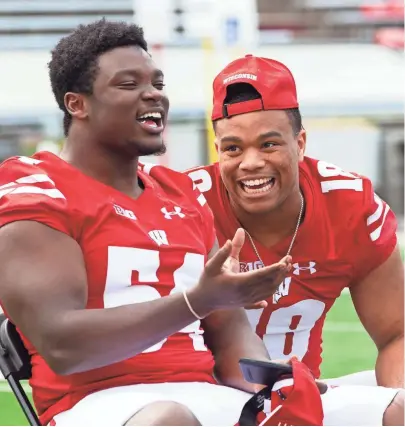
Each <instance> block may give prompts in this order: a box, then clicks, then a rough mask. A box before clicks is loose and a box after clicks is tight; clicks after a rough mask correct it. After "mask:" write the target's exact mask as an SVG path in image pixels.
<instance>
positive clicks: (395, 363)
mask: <svg viewBox="0 0 405 427" xmlns="http://www.w3.org/2000/svg"><path fill="white" fill-rule="evenodd" d="M375 373H376V378H377V383H378V385H381V386H384V387H393V388H396V387H404V337H403V336H400V337H398V338H395V339H394V340H392V341H390V342H389V343H388V344H387V345H386V346H384V347H383V348H381V349H380V350H379V352H378V357H377V362H376V366H375Z"/></svg>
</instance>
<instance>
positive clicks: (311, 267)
mask: <svg viewBox="0 0 405 427" xmlns="http://www.w3.org/2000/svg"><path fill="white" fill-rule="evenodd" d="M315 264H316V263H315V262H314V261H309V263H308V266H303V267H301V266H300V265H299V264H298V263H297V262H296V263H295V264H293V267H294V271H293V274H295V275H297V276H299V275H300V271H305V270H306V271H309V273H310V274H314V273H316V269H315V268H314V267H315Z"/></svg>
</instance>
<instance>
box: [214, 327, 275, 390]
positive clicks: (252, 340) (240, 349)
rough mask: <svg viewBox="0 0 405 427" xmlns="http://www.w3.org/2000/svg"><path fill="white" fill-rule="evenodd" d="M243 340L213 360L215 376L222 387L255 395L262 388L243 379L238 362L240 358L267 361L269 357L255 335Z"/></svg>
mask: <svg viewBox="0 0 405 427" xmlns="http://www.w3.org/2000/svg"><path fill="white" fill-rule="evenodd" d="M245 338H246V340H244V341H241V342H239V345H233V346H232V347H229V349H228V350H226V351H223V353H222V354H221V357H220V358H218V359H216V360H215V376H216V378H217V379H218V380H219V381H220V382H221V383H222V384H224V385H227V386H229V387H233V388H237V389H240V390H244V391H247V392H249V393H256V392H257V391H259V390H261V389H262V388H263V386H262V385H260V384H252V383H249V382H247V381H246V380H245V379H244V378H243V375H242V372H241V370H240V367H239V363H238V362H239V360H240V359H241V358H247V359H256V360H265V361H269V360H270V356H269V354H268V353H267V350H266V348H265V346H264V344H263V342H262V340H261V339H260V338H259V337H258V336H257V335H256V334H254V335H252V334H249V336H245Z"/></svg>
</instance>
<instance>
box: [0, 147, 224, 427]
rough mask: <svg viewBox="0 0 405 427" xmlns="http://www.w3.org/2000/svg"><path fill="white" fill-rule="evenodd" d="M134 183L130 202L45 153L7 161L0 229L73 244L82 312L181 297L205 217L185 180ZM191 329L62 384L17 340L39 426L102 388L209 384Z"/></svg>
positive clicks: (198, 257) (170, 177) (203, 242)
mask: <svg viewBox="0 0 405 427" xmlns="http://www.w3.org/2000/svg"><path fill="white" fill-rule="evenodd" d="M139 177H140V178H141V180H142V182H143V183H144V186H145V189H144V191H143V193H142V195H141V196H140V197H139V198H138V199H137V200H134V199H132V198H130V197H128V196H126V195H125V194H123V193H121V192H119V191H117V190H115V189H113V188H111V187H109V186H106V185H104V184H102V183H101V182H99V181H96V180H94V179H92V178H91V177H89V176H86V175H85V174H83V173H81V172H80V171H79V170H78V169H76V168H74V167H72V166H71V165H69V164H68V163H67V162H65V161H63V160H62V159H60V158H59V157H57V156H55V155H53V154H51V153H47V152H42V153H38V154H36V155H34V156H33V157H14V158H11V159H9V160H7V161H5V162H4V163H3V164H2V165H1V166H0V226H3V225H4V224H7V223H10V222H13V221H18V220H33V221H38V222H41V223H43V224H46V225H47V226H49V227H52V228H54V229H56V230H59V231H61V232H62V233H65V234H67V235H68V236H70V237H71V238H73V239H75V240H76V241H77V242H78V243H79V245H80V247H81V249H82V251H83V256H84V260H85V264H86V269H87V279H88V301H87V308H92V309H93V308H109V307H116V306H120V305H124V304H129V303H139V302H144V301H150V300H153V299H156V298H161V297H163V296H166V295H169V294H172V293H175V292H181V291H182V290H183V288H187V287H190V286H193V285H195V284H196V283H197V282H198V280H199V277H200V275H201V273H202V271H203V269H204V265H205V263H206V261H207V256H208V253H209V251H210V250H211V248H212V247H213V245H214V242H215V238H216V237H215V229H214V220H213V217H212V213H211V210H210V209H209V207H208V204H207V203H206V200H205V198H204V196H203V195H201V194H200V193H199V192H198V190H195V189H193V182H192V181H191V179H190V178H189V177H188V176H187V175H184V174H181V173H178V172H174V171H172V170H169V169H167V168H164V167H162V166H155V165H141V166H140V168H139ZM179 231H181V232H179ZM50 268H52V266H50ZM55 286H57V283H55ZM200 323H201V322H200V321H199V320H197V321H195V322H194V323H192V324H191V325H189V326H187V327H185V328H184V329H182V330H181V331H180V332H179V333H176V334H174V335H172V336H170V337H169V338H168V339H165V340H163V341H162V342H160V343H158V344H156V345H154V346H153V347H151V348H149V349H148V350H145V351H144V352H143V353H141V354H139V355H137V356H135V357H133V358H131V359H128V360H125V361H122V362H119V363H115V364H113V365H110V366H106V367H104V368H99V369H94V370H92V371H89V372H84V373H78V374H74V375H67V376H59V375H56V374H55V373H54V372H53V371H51V369H50V368H49V367H48V366H47V364H46V363H45V361H44V360H43V358H42V357H41V356H40V355H39V354H38V353H37V352H36V350H35V348H34V347H33V346H32V345H31V344H30V343H29V342H27V340H26V339H25V343H26V346H27V348H28V349H29V352H30V353H31V355H32V366H33V371H32V379H31V381H30V384H31V386H32V388H33V397H34V401H35V406H36V408H37V410H38V412H39V415H40V420H41V422H42V423H43V424H44V425H45V424H46V423H48V422H49V420H50V419H51V418H52V417H53V416H54V415H55V414H58V413H59V412H62V411H65V410H67V409H69V408H71V407H72V406H73V405H74V404H75V403H77V402H78V401H79V400H81V399H82V398H83V397H84V396H86V395H87V394H89V393H91V392H94V391H98V390H102V389H105V388H109V387H115V386H122V385H129V384H137V383H160V382H182V381H201V382H210V383H215V380H214V378H213V365H214V362H213V356H212V354H211V352H210V351H208V350H207V348H206V346H205V345H204V338H203V330H202V329H201V327H200ZM106 345H108V343H107V342H106Z"/></svg>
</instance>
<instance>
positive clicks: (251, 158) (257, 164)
mask: <svg viewBox="0 0 405 427" xmlns="http://www.w3.org/2000/svg"><path fill="white" fill-rule="evenodd" d="M265 165H266V162H265V159H264V157H263V154H262V153H260V151H258V150H255V149H253V148H252V149H248V150H245V152H244V153H243V158H242V161H241V163H240V164H239V168H240V169H242V170H245V171H255V170H257V169H262V168H264V167H265Z"/></svg>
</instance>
